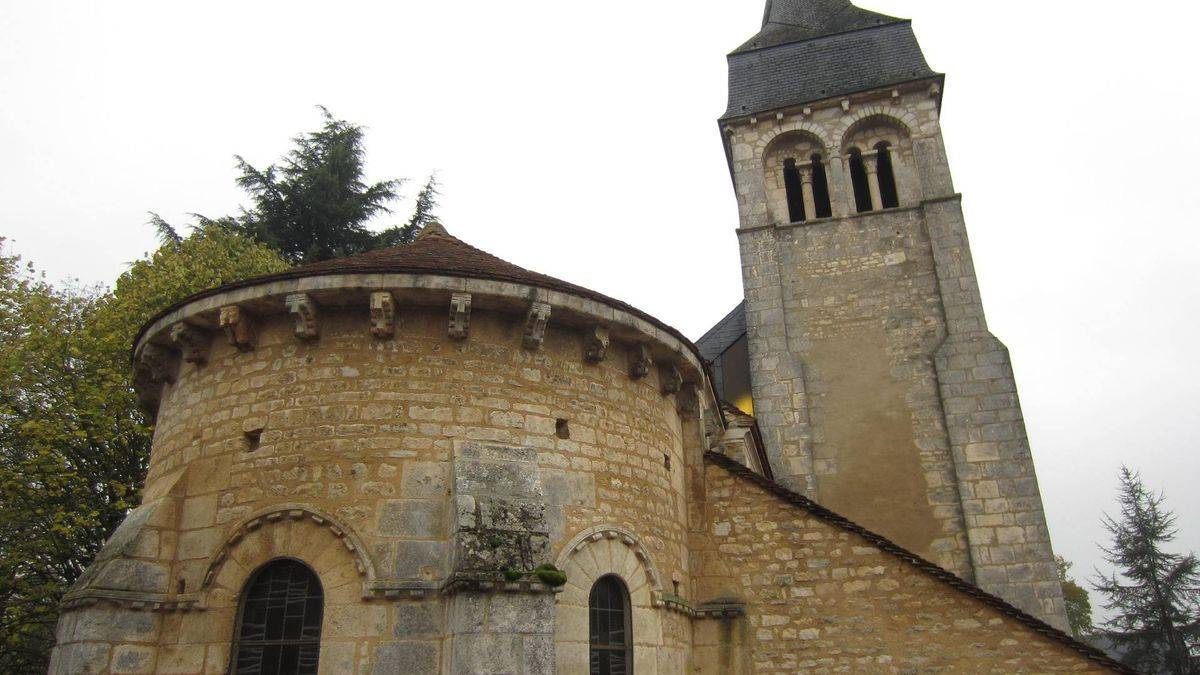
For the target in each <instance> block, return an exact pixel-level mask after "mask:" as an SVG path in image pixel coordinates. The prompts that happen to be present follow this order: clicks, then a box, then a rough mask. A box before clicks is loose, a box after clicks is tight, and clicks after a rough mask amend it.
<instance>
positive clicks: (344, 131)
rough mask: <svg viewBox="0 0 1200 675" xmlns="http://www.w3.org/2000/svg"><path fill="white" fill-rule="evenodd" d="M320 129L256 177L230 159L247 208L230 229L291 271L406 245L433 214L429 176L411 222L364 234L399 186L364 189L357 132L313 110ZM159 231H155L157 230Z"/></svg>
mask: <svg viewBox="0 0 1200 675" xmlns="http://www.w3.org/2000/svg"><path fill="white" fill-rule="evenodd" d="M320 110H321V114H322V115H323V116H324V124H323V125H322V127H321V129H319V130H317V131H312V132H308V133H305V134H301V135H299V136H296V137H295V138H293V139H292V142H293V143H294V148H293V149H292V150H291V152H289V153H288V154H287V155H286V156H285V157H284V158H283V160H282V161H281V163H280V164H272V165H270V166H268V167H267V168H265V169H258V168H256V167H254V166H253V165H251V164H250V163H249V162H247V161H246V160H245V159H243V158H242V157H240V156H238V157H237V166H238V170H239V171H240V172H241V175H240V176H239V177H238V179H237V182H238V185H239V186H241V188H242V189H244V190H245V191H246V192H247V193H249V195H250V197H251V200H252V202H253V206H252V208H250V209H243V210H242V214H241V215H240V216H238V217H237V218H231V219H226V220H229V221H232V222H233V223H235V227H236V229H237V230H238V231H240V232H242V233H243V234H246V235H249V236H251V237H253V238H255V239H257V240H258V241H261V242H263V243H265V244H267V245H268V246H270V247H271V248H273V249H274V250H276V251H278V252H279V254H280V255H281V256H283V258H284V259H285V260H287V261H289V262H292V263H309V262H316V261H319V260H327V259H329V258H337V257H341V256H347V255H354V254H356V253H362V252H364V251H369V250H372V249H375V248H381V247H384V246H395V245H397V244H403V243H407V242H409V241H412V238H413V237H414V236H415V234H416V231H417V230H418V229H419V228H420V227H421V225H423V224H424V223H425V222H428V220H430V219H431V218H432V214H433V209H434V208H435V207H436V206H437V196H438V191H437V180H436V178H435V177H434V176H430V177H429V180H428V181H427V182H426V184H425V186H424V188H422V190H421V191H420V193H418V195H417V203H416V207H415V209H414V212H413V215H412V217H411V218H410V219H409V221H408V222H407V223H406V224H404V225H403V226H396V227H391V228H389V229H387V230H385V231H383V232H381V233H378V234H376V233H374V232H372V231H371V230H369V229H368V228H367V222H368V221H369V220H371V219H372V218H373V217H375V216H377V215H381V214H385V213H391V211H390V209H388V204H389V203H391V202H393V201H395V200H396V199H398V198H399V195H398V194H397V190H398V189H399V188H400V186H401V185H402V184H403V180H401V179H393V180H385V181H380V182H378V183H372V184H368V183H366V182H365V180H364V173H365V163H366V149H365V147H364V146H363V129H362V127H360V126H358V125H357V124H351V123H350V122H347V121H345V120H340V119H337V118H335V117H334V116H333V115H332V114H330V112H329V111H328V110H326V109H325V108H320ZM160 230H162V228H160Z"/></svg>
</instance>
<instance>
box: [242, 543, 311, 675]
mask: <svg viewBox="0 0 1200 675" xmlns="http://www.w3.org/2000/svg"><path fill="white" fill-rule="evenodd" d="M324 599H325V596H324V593H323V592H322V590H321V582H320V580H318V579H317V575H315V574H313V572H312V570H310V569H309V568H308V567H307V566H306V565H304V564H303V563H300V562H297V561H295V560H276V561H275V562H272V563H268V564H267V565H265V566H264V567H262V568H261V569H259V570H258V572H256V573H255V574H254V576H253V577H252V578H251V579H250V582H249V583H248V584H247V585H246V590H245V593H244V595H243V597H242V608H241V614H240V616H239V618H238V626H237V642H236V644H235V645H234V650H233V653H234V659H235V661H234V667H233V672H235V673H238V674H239V675H260V674H268V675H283V673H316V672H317V661H318V659H319V657H320V653H321V616H322V614H323V612H324V608H323V605H324Z"/></svg>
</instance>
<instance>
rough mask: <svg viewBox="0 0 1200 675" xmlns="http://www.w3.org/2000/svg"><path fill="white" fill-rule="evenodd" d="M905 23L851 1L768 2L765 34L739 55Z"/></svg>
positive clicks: (790, 0)
mask: <svg viewBox="0 0 1200 675" xmlns="http://www.w3.org/2000/svg"><path fill="white" fill-rule="evenodd" d="M903 22H904V19H897V18H896V17H894V16H887V15H886V14H880V13H878V12H872V11H870V10H866V9H862V8H861V7H856V6H854V5H852V4H850V2H849V0H767V8H766V11H764V12H763V24H762V30H760V31H759V32H758V34H757V35H755V36H754V37H752V38H750V39H749V40H748V41H747V42H746V44H744V45H742V46H741V47H738V48H737V49H736V50H735V53H737V52H743V51H750V50H752V49H762V48H764V47H774V46H775V45H781V44H786V43H789V42H800V41H803V40H812V39H815V38H819V37H825V36H827V35H836V34H838V33H846V32H849V31H852V30H860V29H863V28H871V27H874V26H882V25H885V24H890V23H903Z"/></svg>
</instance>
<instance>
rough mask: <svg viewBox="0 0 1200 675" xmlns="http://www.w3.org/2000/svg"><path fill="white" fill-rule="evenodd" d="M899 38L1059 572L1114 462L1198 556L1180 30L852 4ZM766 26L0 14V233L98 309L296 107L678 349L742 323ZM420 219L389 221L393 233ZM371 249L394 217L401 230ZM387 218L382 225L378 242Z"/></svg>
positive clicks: (445, 217) (280, 8)
mask: <svg viewBox="0 0 1200 675" xmlns="http://www.w3.org/2000/svg"><path fill="white" fill-rule="evenodd" d="M861 4H862V5H863V6H865V7H868V8H870V9H875V10H878V11H883V12H886V13H890V14H894V15H898V16H906V17H912V18H913V20H914V26H915V28H916V31H917V35H918V37H919V38H920V40H921V44H922V46H923V48H924V50H925V54H926V56H927V58H928V60H929V62H930V64H931V65H932V66H933V68H934V69H935V70H940V71H943V72H946V73H947V74H948V76H947V85H946V94H945V99H944V108H943V114H944V131H945V135H946V144H947V146H948V149H949V153H950V159H951V167H952V170H953V172H954V177H955V182H956V185H957V187H958V189H959V190H960V191H961V192H963V194H964V205H965V209H966V215H967V223H968V229H969V231H970V234H971V239H972V244H973V249H974V255H975V264H976V267H977V271H978V274H979V278H980V282H981V284H982V287H983V295H984V303H985V306H986V308H987V312H988V317H989V321H990V325H991V327H992V330H993V332H995V333H996V334H997V335H998V336H1000V338H1001V339H1002V340H1004V341H1005V342H1006V343H1007V344H1008V346H1009V347H1010V349H1011V351H1012V356H1013V361H1014V364H1015V367H1016V371H1017V378H1018V383H1019V387H1020V391H1021V397H1022V402H1023V404H1024V409H1025V415H1026V420H1027V424H1028V426H1029V431H1030V434H1031V437H1032V441H1033V449H1034V456H1035V459H1036V462H1037V466H1038V473H1039V477H1040V481H1041V486H1042V494H1043V497H1044V499H1045V504H1046V512H1047V516H1048V518H1049V521H1050V527H1051V531H1052V535H1053V538H1054V544H1055V548H1056V550H1057V551H1058V552H1059V553H1061V554H1063V555H1065V556H1066V557H1067V558H1068V559H1070V560H1072V561H1075V562H1076V563H1077V565H1076V569H1075V571H1076V573H1077V575H1086V574H1087V573H1088V571H1089V570H1090V569H1091V567H1092V566H1093V565H1094V564H1098V563H1099V556H1098V551H1097V549H1096V547H1095V545H1094V542H1097V541H1101V540H1103V539H1104V536H1103V533H1102V531H1101V529H1100V524H1099V523H1100V517H1101V512H1102V511H1103V510H1109V511H1113V509H1114V504H1113V498H1114V495H1115V486H1116V473H1117V468H1118V466H1119V465H1120V463H1121V462H1126V463H1128V464H1129V465H1130V466H1132V467H1135V468H1137V469H1139V470H1141V471H1142V474H1143V476H1144V477H1145V479H1146V482H1147V483H1148V484H1149V485H1150V486H1152V487H1154V488H1156V489H1162V490H1165V491H1166V492H1167V497H1168V504H1169V506H1171V507H1172V508H1173V509H1174V510H1175V511H1176V513H1177V514H1178V515H1179V516H1180V523H1181V526H1182V530H1183V532H1182V537H1181V544H1182V546H1185V547H1187V548H1190V549H1192V550H1197V551H1200V522H1198V519H1197V516H1198V515H1200V490H1197V489H1196V488H1195V486H1196V482H1197V478H1198V477H1200V459H1197V454H1198V453H1197V450H1198V448H1197V446H1196V443H1195V441H1194V437H1195V435H1196V432H1197V429H1198V427H1200V419H1198V417H1200V416H1198V415H1197V412H1196V404H1197V401H1200V384H1198V383H1200V367H1198V366H1197V361H1196V356H1195V355H1196V353H1197V351H1196V347H1195V345H1196V344H1197V342H1200V320H1198V319H1197V316H1196V313H1197V309H1198V308H1200V302H1198V301H1200V293H1198V288H1200V283H1198V282H1197V271H1196V258H1197V253H1198V252H1200V222H1198V221H1200V218H1198V217H1197V216H1198V215H1200V191H1198V190H1197V189H1196V178H1195V175H1196V165H1197V162H1198V161H1200V133H1197V129H1200V106H1198V105H1197V104H1198V103H1200V100H1198V99H1200V93H1198V92H1200V90H1198V89H1197V88H1196V87H1195V86H1194V82H1195V67H1196V63H1197V61H1196V56H1195V52H1194V48H1195V42H1196V33H1195V29H1194V26H1195V25H1196V21H1197V19H1200V9H1197V5H1195V4H1194V3H1190V2H1183V1H1170V2H1168V1H1163V2H1144V3H1140V4H1136V5H1130V4H1129V3H1127V2H1122V3H1120V4H1118V3H1116V2H1111V1H1104V2H1097V1H1092V2H1083V1H1081V0H1075V1H1066V0H1056V1H1054V2H1046V1H1045V0H1042V1H1039V2H1032V1H1028V0H1025V1H1020V0H1014V1H1010V2H1006V3H977V2H963V1H962V0H870V1H868V0H863V1H862V3H861ZM761 16H762V1H761V0H741V1H739V2H733V1H732V0H728V1H726V2H713V1H707V0H706V1H700V0H686V1H685V0H659V1H657V2H646V1H645V0H641V1H638V2H632V1H629V0H616V1H613V2H607V3H603V4H596V3H571V2H561V0H559V1H557V2H549V1H548V0H547V1H537V2H505V3H501V2H391V3H383V2H380V3H364V2H348V1H343V2H339V3H336V4H330V3H328V2H321V3H317V2H286V3H285V2H253V3H248V2H237V3H234V2H205V3H188V4H186V5H185V4H182V3H169V2H161V1H160V2H106V3H96V2H83V1H77V2H49V1H45V2H43V1H34V0H7V1H6V2H4V3H3V4H0V235H3V236H7V237H10V238H11V239H12V240H13V242H15V243H14V245H13V248H14V249H15V250H16V251H17V252H18V253H21V254H22V255H24V256H25V257H26V258H28V259H30V260H32V261H34V262H35V263H36V264H37V265H38V266H39V267H40V268H42V269H44V270H46V271H47V272H48V274H49V275H50V277H51V278H52V279H63V278H66V277H76V278H79V279H82V280H84V281H88V282H111V281H112V280H113V279H115V277H116V276H117V275H118V274H119V273H120V272H121V271H122V270H123V269H124V265H125V263H126V262H128V261H130V260H132V259H134V258H136V257H138V256H139V255H140V254H141V253H142V252H144V251H147V250H150V249H152V248H153V246H154V237H153V232H152V230H151V229H150V228H149V227H147V226H146V225H145V222H146V212H147V211H150V210H154V211H158V212H159V213H161V214H162V215H163V216H165V217H166V218H167V219H168V220H171V221H174V222H176V223H179V224H182V223H184V222H185V221H186V220H187V218H186V215H185V214H187V213H188V212H193V211H195V212H199V213H203V214H206V215H209V216H220V215H224V214H227V213H230V212H232V211H233V210H234V209H235V207H236V206H237V205H238V204H239V203H241V202H242V200H243V195H242V194H241V193H240V192H239V190H238V189H237V188H236V187H235V185H234V183H233V179H234V176H235V170H234V167H233V159H232V156H233V155H234V154H235V153H240V154H242V155H244V156H245V157H246V158H247V159H248V160H250V161H251V162H252V163H255V164H258V165H265V164H267V163H270V162H272V161H274V160H275V159H276V158H278V157H279V156H280V155H281V154H282V153H283V152H285V151H286V150H287V149H288V147H289V138H290V137H291V136H293V135H295V134H296V133H298V132H300V131H304V130H309V129H313V128H315V126H316V125H317V124H318V123H319V117H318V114H317V112H316V110H315V109H314V107H313V106H314V105H316V104H318V103H319V104H323V105H326V106H328V107H329V108H330V109H331V110H332V111H333V112H334V114H336V115H338V116H340V117H343V118H346V119H349V120H352V121H355V122H358V123H361V124H363V125H365V126H366V127H367V128H368V137H367V147H368V153H369V167H368V170H369V173H370V176H371V178H372V179H376V180H377V179H382V178H390V177H396V176H404V177H409V178H411V179H412V183H413V184H412V185H411V186H410V189H409V194H411V193H412V192H415V188H416V185H417V184H419V183H420V181H421V180H422V179H423V178H424V176H425V175H426V174H427V173H428V172H429V171H431V170H434V169H436V170H438V172H439V175H440V177H441V179H442V181H443V184H444V188H443V189H444V192H445V197H444V204H443V206H442V208H441V210H440V215H441V217H442V221H443V222H444V223H445V224H446V225H447V227H448V228H449V229H450V231H451V232H452V233H454V234H456V235H458V236H460V237H462V238H464V239H466V240H468V241H470V242H472V243H474V244H476V245H478V246H480V247H481V248H483V249H485V250H488V251H491V252H493V253H495V254H496V255H499V256H500V257H503V258H506V259H508V260H511V261H513V262H515V263H517V264H520V265H523V266H526V267H530V268H533V269H536V270H538V271H541V272H545V273H547V274H551V275H554V276H558V277H562V278H565V279H568V280H571V281H573V282H576V283H579V284H582V285H584V286H588V287H591V288H594V289H596V290H599V291H602V292H604V293H607V294H609V295H612V296H614V297H617V298H621V299H623V300H626V301H628V302H630V303H632V304H634V305H636V306H638V307H640V308H642V309H644V310H646V311H648V312H650V313H651V314H653V315H655V316H657V317H659V318H661V319H663V320H664V321H666V322H667V323H669V324H671V325H674V326H676V327H678V328H679V329H680V330H682V331H683V332H684V333H686V334H687V335H689V336H691V337H693V338H696V337H699V335H700V334H702V333H703V332H704V330H705V329H706V328H707V327H708V326H709V325H711V324H712V323H714V322H715V321H716V320H717V319H719V318H720V317H721V316H723V315H724V314H725V313H726V312H727V311H728V310H729V308H730V307H732V306H733V305H734V304H735V303H736V302H737V301H738V300H739V299H740V297H741V274H740V269H739V263H738V256H737V245H736V239H735V236H734V229H735V227H736V225H737V214H736V208H735V203H734V197H733V192H732V188H731V186H730V181H729V177H728V173H727V170H726V167H725V161H724V156H723V154H722V150H721V142H720V138H719V136H718V132H717V126H716V118H717V117H718V116H719V115H720V114H721V113H722V112H723V110H724V104H725V93H726V92H725V88H726V81H725V77H726V70H725V59H724V56H725V54H726V53H727V52H729V51H730V50H732V49H733V48H735V47H736V46H737V45H738V44H740V43H741V42H742V41H744V40H745V39H747V38H748V37H749V36H750V35H752V34H753V33H754V32H755V31H756V30H757V28H758V25H759V22H760V20H761ZM407 210H408V206H407V205H403V206H401V207H399V209H398V213H397V218H396V219H397V220H399V219H400V218H401V217H403V216H404V215H405V214H406V213H407ZM389 222H390V221H389ZM383 224H385V221H381V222H380V223H379V225H380V226H382V225H383Z"/></svg>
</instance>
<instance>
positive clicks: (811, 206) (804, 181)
mask: <svg viewBox="0 0 1200 675" xmlns="http://www.w3.org/2000/svg"><path fill="white" fill-rule="evenodd" d="M796 171H797V172H799V174H800V194H801V195H803V198H804V219H805V220H815V219H816V217H817V199H816V197H815V196H814V195H813V170H812V166H798V167H796Z"/></svg>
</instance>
